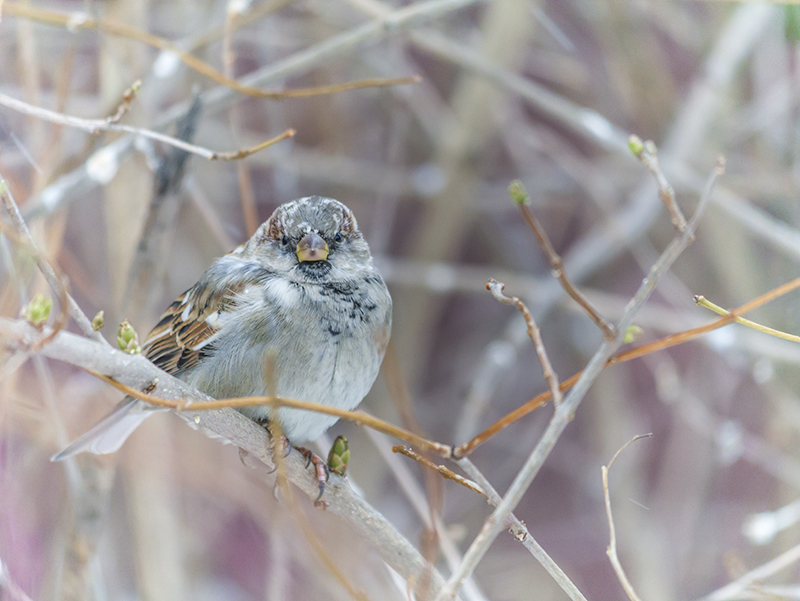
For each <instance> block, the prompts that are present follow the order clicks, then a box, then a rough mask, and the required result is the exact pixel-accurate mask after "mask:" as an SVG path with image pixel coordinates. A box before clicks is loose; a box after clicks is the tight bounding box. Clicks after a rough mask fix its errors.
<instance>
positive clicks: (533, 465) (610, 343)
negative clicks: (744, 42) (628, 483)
mask: <svg viewBox="0 0 800 601" xmlns="http://www.w3.org/2000/svg"><path fill="white" fill-rule="evenodd" d="M721 171H722V166H721V165H718V167H717V169H715V170H714V171H713V172H712V174H711V176H710V177H709V180H708V183H707V185H706V190H705V192H704V193H703V195H702V196H701V197H700V201H699V203H698V206H697V210H696V211H695V214H694V216H693V217H692V219H691V221H690V222H689V224H688V225H687V227H686V230H685V231H684V232H682V233H681V234H680V235H678V236H676V237H675V238H674V239H673V240H672V242H671V243H670V244H669V246H667V248H666V250H664V252H663V253H662V254H661V256H660V257H659V258H658V260H657V261H656V262H655V264H654V265H653V266H652V267H651V268H650V272H649V273H648V274H647V277H646V278H644V280H643V281H642V283H641V285H640V286H639V289H638V290H637V292H636V294H635V295H634V296H633V298H632V299H631V300H630V301H629V302H628V304H627V306H626V307H625V311H624V312H623V314H622V317H621V318H620V320H619V322H618V323H617V325H616V331H617V332H624V331H625V330H626V328H627V327H628V326H629V325H630V324H631V323H633V319H634V317H635V316H636V314H637V313H638V311H639V310H640V309H641V308H642V307H643V306H644V304H645V302H647V299H648V298H650V295H651V294H652V293H653V290H655V287H656V284H658V282H659V280H660V279H661V276H662V275H663V274H664V273H666V272H667V270H669V268H670V267H671V266H672V264H673V263H674V262H675V261H676V260H677V259H678V257H679V256H680V255H681V253H682V252H683V251H684V250H686V248H688V246H689V245H690V244H691V243H692V240H693V239H694V231H695V229H697V225H698V223H699V222H700V217H701V216H702V214H703V212H704V210H705V207H706V205H707V204H708V199H709V197H710V196H711V189H712V187H713V184H714V183H715V182H716V179H717V177H718V175H719V174H720V173H721ZM621 343H622V337H621V336H618V337H617V339H615V340H604V341H603V343H602V344H601V345H600V348H599V349H598V350H597V352H596V353H595V354H594V356H593V357H592V359H591V360H590V361H589V364H588V365H587V366H586V369H585V370H584V372H583V375H582V376H581V377H580V378H579V379H578V381H577V383H576V384H575V387H574V388H573V389H572V390H571V391H570V393H569V394H568V395H567V397H566V398H565V399H564V402H562V403H561V405H560V406H559V407H558V408H557V409H556V411H555V413H554V414H553V417H552V419H551V420H550V423H549V424H548V425H547V429H546V430H545V432H544V434H543V435H542V437H541V439H540V440H539V442H538V444H537V445H536V446H535V447H534V449H533V451H532V452H531V454H530V456H529V457H528V460H527V461H526V462H525V465H524V466H523V467H522V469H521V470H520V471H519V473H518V474H517V476H516V478H514V482H513V483H512V484H511V486H510V487H509V489H508V492H507V493H506V495H505V497H503V501H502V502H501V503H500V504H499V505H498V506H497V508H496V509H495V510H494V511H493V512H492V515H491V516H489V518H487V519H486V521H485V522H484V524H483V527H482V528H481V530H480V532H479V533H478V536H476V537H475V540H473V541H472V544H471V545H470V548H469V550H468V551H467V553H466V554H465V555H464V560H463V561H462V563H461V565H460V566H459V567H458V569H457V570H456V571H455V572H453V574H452V575H451V576H450V579H449V580H448V581H447V586H446V587H445V589H444V590H443V591H442V593H441V594H440V595H439V597H437V599H438V600H439V601H445V600H447V599H452V598H453V597H454V596H455V594H456V592H457V591H458V589H459V588H460V587H461V583H462V582H463V580H464V578H466V577H467V576H468V575H469V574H471V573H472V572H473V570H474V569H475V568H476V567H477V565H478V563H479V562H480V560H481V559H482V558H483V556H484V555H485V554H486V552H487V551H488V550H489V547H490V546H491V544H492V543H493V542H494V540H495V539H496V538H497V536H498V535H499V534H500V532H501V531H502V530H503V527H504V525H505V521H506V519H507V518H508V516H509V515H511V513H512V512H513V511H514V508H515V507H516V506H517V505H518V504H519V502H520V501H521V500H522V496H523V495H524V494H525V492H526V491H527V490H528V487H529V486H530V484H531V482H533V479H534V478H535V477H536V475H537V474H538V473H539V470H540V469H541V468H542V465H544V462H545V460H546V459H547V458H548V457H549V456H550V453H551V452H552V450H553V447H555V444H556V442H558V439H559V438H560V437H561V434H562V433H563V432H564V430H565V429H566V427H567V424H569V422H570V421H572V417H573V415H574V414H575V411H576V410H577V408H578V406H579V405H580V403H581V401H582V400H583V397H584V396H585V395H586V393H587V392H588V390H589V387H590V386H591V385H592V384H593V383H594V381H595V379H596V378H597V376H599V375H600V372H601V371H602V370H603V368H604V367H605V366H606V364H607V363H608V361H609V359H611V358H612V357H613V356H614V353H616V351H617V349H618V348H619V346H620V344H621Z"/></svg>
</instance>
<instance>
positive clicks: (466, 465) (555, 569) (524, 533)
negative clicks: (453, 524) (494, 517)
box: [457, 457, 586, 601]
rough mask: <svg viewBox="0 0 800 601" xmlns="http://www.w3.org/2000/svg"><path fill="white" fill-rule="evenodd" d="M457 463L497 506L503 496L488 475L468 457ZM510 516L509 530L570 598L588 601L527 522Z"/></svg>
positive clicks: (577, 600) (573, 600)
mask: <svg viewBox="0 0 800 601" xmlns="http://www.w3.org/2000/svg"><path fill="white" fill-rule="evenodd" d="M457 463H458V465H459V466H460V467H461V468H462V469H463V470H464V471H465V472H466V473H467V474H469V475H470V476H472V478H474V479H475V480H476V481H477V482H478V484H479V485H480V486H481V487H482V488H483V489H484V490H485V491H486V494H487V495H488V497H489V503H491V504H492V505H494V506H495V507H497V505H499V504H500V503H501V501H502V500H503V498H502V497H501V496H500V495H499V493H498V492H497V491H496V490H495V489H494V487H493V486H492V485H491V483H490V482H489V480H487V479H486V476H484V475H483V473H482V472H481V471H480V470H479V469H478V468H477V467H476V466H475V464H474V463H472V461H470V460H469V459H468V458H466V457H464V458H462V459H458V460H457ZM508 517H509V520H510V521H511V526H510V527H509V531H510V532H511V534H512V535H513V536H514V538H515V539H517V540H518V541H519V542H521V543H522V545H523V546H524V547H525V548H526V549H528V551H530V552H531V555H533V556H534V558H536V560H537V561H538V562H539V563H540V564H542V567H543V568H544V569H545V570H547V572H548V573H549V574H550V576H552V577H553V580H555V581H556V583H558V586H560V587H561V588H562V590H563V591H564V592H565V593H567V595H569V598H570V599H572V601H586V597H584V596H583V593H581V592H580V590H578V587H577V586H575V583H574V582H572V580H570V579H569V577H568V576H567V575H566V574H565V573H564V570H562V569H561V568H560V567H559V565H558V564H557V563H556V562H555V561H553V559H552V558H551V557H550V556H549V555H548V554H547V551H545V550H544V549H543V548H542V546H541V545H540V544H539V543H538V542H536V539H535V538H533V536H531V533H530V532H528V528H527V527H526V526H525V524H523V523H522V522H521V521H520V520H519V519H518V518H517V517H516V516H515V515H514V514H513V513H512V514H510V515H509V516H508Z"/></svg>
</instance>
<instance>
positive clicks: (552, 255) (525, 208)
mask: <svg viewBox="0 0 800 601" xmlns="http://www.w3.org/2000/svg"><path fill="white" fill-rule="evenodd" d="M508 192H509V194H510V195H511V199H512V200H513V201H514V203H515V204H516V205H517V206H518V207H519V210H520V211H521V212H522V216H523V217H524V218H525V222H526V223H527V224H528V226H529V227H530V228H531V231H533V236H534V238H536V242H537V243H538V244H539V248H540V249H542V252H543V253H544V255H545V257H547V261H548V262H549V263H550V269H551V270H552V271H553V277H555V278H556V279H557V280H558V282H559V283H560V284H561V287H562V288H563V289H564V292H566V293H567V294H569V295H570V296H571V297H572V299H573V300H574V301H575V302H576V303H578V304H579V305H580V306H581V307H583V310H584V311H586V313H587V315H589V318H590V319H591V320H592V321H593V322H594V323H595V325H596V326H597V327H598V328H600V331H601V332H602V333H603V339H604V340H607V341H611V340H614V339H615V338H616V337H617V334H616V332H614V328H613V327H612V326H611V325H609V324H608V322H607V321H606V320H605V319H603V318H602V317H601V316H600V313H599V312H598V311H597V309H595V308H594V307H593V306H592V304H591V303H590V302H589V299H587V298H586V296H584V294H583V293H582V292H581V291H580V290H578V289H577V288H575V286H573V285H572V282H570V281H569V278H567V274H566V272H565V271H564V263H563V262H562V260H561V257H560V256H559V254H558V253H557V252H556V249H555V248H553V245H552V244H551V242H550V238H549V237H548V236H547V232H545V231H544V228H543V227H542V226H541V224H540V223H539V221H538V220H537V219H536V216H535V215H534V214H533V211H531V209H530V207H529V205H530V199H529V198H528V193H527V192H526V191H525V188H524V187H523V185H522V182H520V181H514V182H512V183H511V185H510V186H509V187H508Z"/></svg>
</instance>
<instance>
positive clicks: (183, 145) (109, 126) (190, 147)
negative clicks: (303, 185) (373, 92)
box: [0, 94, 296, 161]
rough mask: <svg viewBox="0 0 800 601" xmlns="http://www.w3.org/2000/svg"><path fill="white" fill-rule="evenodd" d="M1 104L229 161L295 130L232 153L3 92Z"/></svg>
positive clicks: (44, 117) (58, 121)
mask: <svg viewBox="0 0 800 601" xmlns="http://www.w3.org/2000/svg"><path fill="white" fill-rule="evenodd" d="M0 105H2V106H5V107H7V108H10V109H13V110H15V111H18V112H20V113H23V114H26V115H31V116H33V117H37V118H39V119H42V120H44V121H49V122H51V123H56V124H58V125H66V126H68V127H74V128H76V129H81V130H83V131H86V132H89V133H90V134H97V133H98V132H101V131H118V132H125V133H129V134H134V135H137V136H142V137H145V138H150V139H152V140H158V141H159V142H163V143H164V144H169V145H170V146H175V147H176V148H180V149H181V150H185V151H186V152H191V153H192V154H196V155H198V156H201V157H203V158H205V159H208V160H210V161H213V160H220V161H232V160H237V159H241V158H244V157H246V156H249V155H251V154H253V153H255V152H258V151H259V150H263V149H264V148H266V147H268V146H272V145H273V144H277V143H278V142H280V141H281V140H285V139H286V138H291V137H292V136H294V135H295V133H296V132H295V130H293V129H287V130H286V131H285V132H283V133H282V134H280V135H278V136H275V137H274V138H270V139H269V140H267V141H266V142H262V143H261V144H259V145H257V146H254V147H253V148H245V149H241V150H236V151H232V152H215V151H213V150H209V149H208V148H204V147H202V146H196V145H194V144H189V143H188V142H184V141H183V140H178V139H177V138H173V137H172V136H167V135H165V134H161V133H158V132H156V131H152V130H150V129H143V128H140V127H132V126H130V125H122V124H121V123H114V122H111V121H109V120H108V119H83V118H81V117H72V116H70V115H64V114H62V113H57V112H55V111H50V110H48V109H44V108H41V107H38V106H33V105H32V104H28V103H27V102H23V101H21V100H17V99H16V98H11V97H10V96H6V95H5V94H0Z"/></svg>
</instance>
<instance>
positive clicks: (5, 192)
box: [0, 174, 108, 345]
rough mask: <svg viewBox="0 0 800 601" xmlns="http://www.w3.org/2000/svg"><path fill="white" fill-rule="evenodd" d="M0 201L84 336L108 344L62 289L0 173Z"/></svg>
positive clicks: (59, 280) (56, 275)
mask: <svg viewBox="0 0 800 601" xmlns="http://www.w3.org/2000/svg"><path fill="white" fill-rule="evenodd" d="M0 203H2V205H3V207H4V208H5V210H6V212H7V213H8V216H9V218H10V219H11V224H12V225H13V226H14V228H15V229H16V231H17V232H18V233H19V235H20V236H21V237H22V239H23V240H24V241H25V243H26V244H27V245H28V247H29V248H30V251H31V253H32V254H33V257H34V259H35V260H36V265H38V267H39V270H40V271H41V272H42V275H43V276H44V279H45V280H47V283H48V284H50V287H51V288H52V289H53V291H54V292H55V293H56V294H58V296H59V298H66V299H67V305H68V306H69V314H70V316H71V317H72V319H74V320H75V323H77V324H78V327H79V328H80V329H81V330H82V331H83V333H84V334H85V335H86V336H89V337H90V338H92V339H94V340H96V341H98V342H100V343H102V344H106V345H108V342H107V341H106V339H105V338H103V336H102V335H101V334H100V333H99V332H95V330H94V328H92V322H91V321H90V320H89V318H88V317H86V314H85V313H84V312H83V311H81V308H80V307H79V306H78V303H76V302H75V299H73V298H72V297H71V296H70V295H69V293H68V292H67V291H66V290H64V282H63V281H62V280H61V278H60V277H59V276H58V274H57V273H56V270H55V269H54V268H53V266H52V265H51V264H50V262H49V261H48V260H47V259H45V258H44V256H43V255H42V253H41V252H39V249H38V248H37V246H36V243H35V242H34V241H33V236H31V232H30V230H29V229H28V226H27V225H26V224H25V220H24V219H22V215H21V214H20V212H19V207H18V206H17V203H16V201H15V200H14V197H13V196H12V195H11V190H10V189H9V187H8V184H7V183H6V180H5V179H4V178H3V175H2V174H0Z"/></svg>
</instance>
